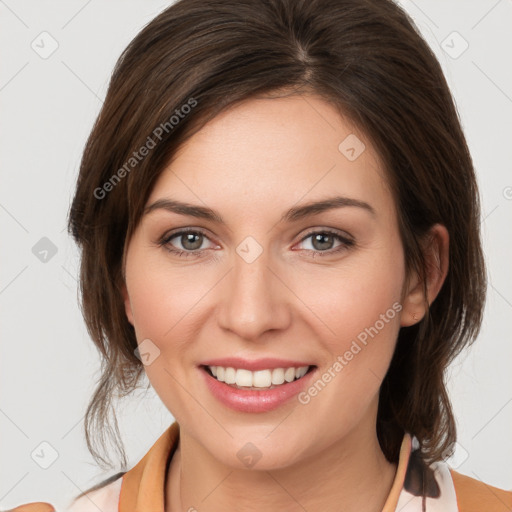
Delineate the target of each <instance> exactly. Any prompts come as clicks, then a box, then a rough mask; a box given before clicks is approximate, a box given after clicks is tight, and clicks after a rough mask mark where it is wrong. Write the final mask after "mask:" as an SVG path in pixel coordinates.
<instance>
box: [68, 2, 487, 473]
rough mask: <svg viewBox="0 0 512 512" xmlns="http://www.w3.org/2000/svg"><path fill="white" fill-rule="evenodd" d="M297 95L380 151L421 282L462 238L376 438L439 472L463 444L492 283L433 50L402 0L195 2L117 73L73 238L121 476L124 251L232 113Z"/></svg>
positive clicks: (382, 411) (138, 372)
mask: <svg viewBox="0 0 512 512" xmlns="http://www.w3.org/2000/svg"><path fill="white" fill-rule="evenodd" d="M285 93H286V94H306V93H312V94H316V95H318V96H320V97H322V98H323V99H324V100H325V101H327V102H329V103H330V104H332V105H334V106H335V107H336V108H338V110H339V112H340V113H342V114H343V115H344V116H346V117H348V118H349V119H351V120H352V122H354V123H355V124H356V126H358V127H359V128H360V129H361V131H362V132H363V133H364V134H366V136H367V137H368V138H369V140H370V141H371V142H372V144H373V145H374V146H375V148H376V149H377V151H378V153H379V155H380V157H381V159H382V162H383V163H384V165H385V168H386V171H387V176H388V180H389V183H390V186H391V188H392V190H393V194H394V198H395V201H396V205H397V210H398V217H399V219H398V222H399V229H400V234H401V239H402V243H403V247H404V253H405V258H406V266H407V270H408V272H409V273H410V271H411V270H413V269H414V270H416V271H417V272H419V273H420V276H421V277H422V278H424V277H425V271H426V269H425V260H424V254H423V251H422V247H423V245H422V244H423V242H424V238H425V234H426V233H427V231H428V229H429V228H430V227H431V226H432V225H433V224H435V223H441V224H443V225H445V226H446V228H447V229H448V232H449V234H450V255H449V270H448V275H447V277H446V280H445V283H444V285H443V287H442V289H441V291H440V293H439V295H438V296H437V298H436V300H435V301H434V302H433V304H432V305H431V306H430V310H429V311H428V313H427V315H426V316H425V317H424V318H423V320H422V321H421V322H419V323H418V324H416V325H414V326H411V327H405V328H402V329H401V330H400V332H399V336H398V340H397V345H396V350H395V353H394V356H393V359H392V362H391V365H390V368H389V371H388V372H387V374H386V376H385V378H384V381H383V383H382V386H381V389H380V400H379V409H378V417H377V433H378V438H379V442H380V444H381V447H382V450H383V452H384V454H385V456H386V457H387V459H388V460H389V461H393V462H394V461H396V460H397V458H398V452H399V448H400V443H401V440H402V437H403V434H404V432H405V431H407V432H409V433H411V434H412V435H415V436H416V437H417V438H418V440H419V442H420V445H421V449H422V452H421V453H422V456H423V457H424V459H425V460H426V461H427V462H432V461H435V460H440V459H442V458H444V457H445V456H446V455H447V454H448V453H450V450H451V449H452V446H453V443H454V442H455V439H456V425H455V420H454V416H453V412H452V409H451V405H450V400H449V397H448V394H447V389H446V384H445V380H444V376H445V369H446V368H447V366H448V364H449V363H450V362H451V361H452V360H453V358H454V357H455V356H456V355H457V354H458V353H459V352H460V351H461V350H462V349H463V348H464V347H465V346H466V345H468V344H469V343H471V342H472V341H473V340H474V339H475V337H476V335H477V334H478V331H479V328H480V324H481V320H482V313H483V306H484V299H485V289H486V276H485V268H484V262H483V257H482V249H481V244H480V234H479V218H480V205H479V197H478V190H477V184H476V179H475V174H474V169H473V165H472V160H471V156H470V154H469V150H468V147H467V144H466V141H465V138H464V135H463V132H462V129H461V126H460V122H459V118H458V114H457V110H456V107H455V105H454V102H453V99H452V96H451V94H450V91H449V88H448V85H447V83H446V80H445V78H444V76H443V73H442V70H441V67H440V65H439V63H438V62H437V60H436V58H435V56H434V54H433V53H432V51H431V50H430V48H429V47H428V45H427V44H426V42H425V41H424V40H423V39H422V37H421V36H420V35H419V33H418V32H417V29H416V28H415V26H414V24H413V22H412V21H411V19H410V18H409V17H408V16H407V14H406V13H404V11H403V10H402V9H401V8H400V7H398V6H397V5H395V4H394V3H393V2H392V1H390V0H241V1H240V0H206V1H205V0H180V1H178V2H177V3H175V4H173V5H172V6H171V7H169V8H168V9H166V10H165V11H163V12H162V13H161V14H160V15H159V16H157V17H156V18H155V19H154V20H153V21H151V22H150V23H149V24H148V25H147V26H146V27H145V28H144V29H143V30H142V31H141V32H140V33H139V34H138V35H137V36H136V37H135V39H134V40H133V41H132V42H131V43H130V44H129V46H128V47H127V48H126V50H125V51H124V52H123V54H122V55H121V57H120V59H119V61H118V62H117V64H116V66H115V69H114V71H113V75H112V78H111V82H110V85H109V88H108V92H107V95H106V99H105V103H104V105H103V108H102V110H101V112H100V114H99V116H98V119H97V121H96V123H95V125H94V128H93V130H92V133H91V134H90V136H89V139H88V141H87V145H86V147H85V150H84V154H83V159H82V162H81V166H80V174H79V178H78V183H77V188H76V194H75V197H74V199H73V203H72V206H71V210H70V217H69V230H70V232H71V233H72V235H73V237H74V238H75V240H76V241H77V243H78V244H79V246H80V248H81V251H82V256H81V268H80V287H81V297H82V310H83V314H84V318H85V322H86V324H87V328H88V330H89V333H90V335H91V337H92V339H93V341H94V343H95V344H96V346H97V347H98V349H99V351H100V353H101V356H102V368H101V372H102V373H101V378H100V380H99V382H98V384H97V388H96V391H95V393H94V395H93V397H92V399H91V401H90V404H89V406H88V409H87V413H86V417H85V429H86V440H87V445H88V447H89V450H90V451H91V454H92V455H93V456H94V458H95V459H96V461H97V462H98V463H99V464H100V465H103V466H106V465H108V461H107V459H106V458H105V457H106V456H107V449H106V448H107V443H106V441H107V439H108V438H112V441H114V444H115V447H116V449H117V451H118V453H119V454H120V456H121V458H122V465H123V466H125V465H126V459H125V455H124V450H123V446H122V442H121V441H120V439H119V431H118V426H117V422H116V417H115V413H114V410H113V407H112V405H113V403H114V398H115V397H116V396H125V395H127V394H128V393H130V392H131V391H133V390H134V389H135V388H136V387H137V385H138V383H139V381H140V377H141V376H142V375H143V374H144V370H143V365H142V363H141V361H140V360H139V359H138V357H137V356H136V354H135V352H134V351H135V349H136V347H137V342H136V339H135V333H134V329H133V327H132V326H131V325H130V323H129V322H128V320H127V318H126V315H125V310H124V305H123V300H122V297H121V293H120V288H121V285H122V283H123V269H122V260H123V255H124V251H125V248H126V245H127V243H128V242H129V240H130V237H131V235H132V234H133V232H134V229H135V228H136V226H137V224H138V222H139V220H140V218H141V214H142V211H143V208H144V206H145V203H146V201H147V198H148V196H149V194H150V192H151V190H152V187H153V185H154V183H155V180H156V179H157V178H158V176H159V174H160V173H161V172H162V171H163V169H164V168H165V167H166V166H167V165H168V164H169V162H170V161H171V160H172V157H173V155H174V154H175V153H176V151H177V150H178V148H179V147H180V145H181V144H183V142H184V141H185V140H187V139H188V138H189V137H190V136H192V135H193V134H194V133H196V132H197V130H199V129H200V128H201V127H202V126H204V124H205V123H206V122H208V121H209V120H211V119H213V118H214V117H215V116H216V115H217V114H219V113H221V112H224V111H225V110H226V109H227V108H229V107H231V106H234V105H236V104H237V103H239V102H241V101H244V100H246V99H249V98H253V97H256V96H263V95H266V96H279V95H284V94H285ZM143 147H145V148H146V150H147V151H143V150H142V148H143ZM96 437H97V438H96ZM109 465H110V466H111V467H112V464H109Z"/></svg>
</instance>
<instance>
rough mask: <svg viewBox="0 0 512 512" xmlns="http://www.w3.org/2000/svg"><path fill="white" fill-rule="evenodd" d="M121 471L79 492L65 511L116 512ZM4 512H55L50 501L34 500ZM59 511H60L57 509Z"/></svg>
mask: <svg viewBox="0 0 512 512" xmlns="http://www.w3.org/2000/svg"><path fill="white" fill-rule="evenodd" d="M123 475H124V472H123V473H118V474H116V475H114V476H111V477H110V478H108V479H107V480H104V481H103V482H101V483H99V484H98V485H95V486H94V487H92V488H91V489H89V490H88V491H85V492H84V493H82V494H80V495H79V496H78V497H76V498H74V499H73V500H72V501H71V503H69V504H68V507H67V508H66V510H65V512H97V511H98V510H101V511H102V512H118V505H119V496H120V493H121V484H122V481H123ZM5 512H57V511H56V508H55V507H54V506H53V505H51V504H50V503H45V502H34V503H25V504H24V505H19V506H17V507H15V508H13V509H10V510H7V511H5ZM59 512H60V511H59Z"/></svg>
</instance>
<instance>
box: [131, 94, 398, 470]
mask: <svg viewBox="0 0 512 512" xmlns="http://www.w3.org/2000/svg"><path fill="white" fill-rule="evenodd" d="M325 201H332V204H331V205H330V207H328V208H324V207H322V206H321V205H322V203H323V202H325ZM314 203H319V204H320V206H319V207H317V208H315V207H314V206H312V205H313V204H314ZM182 205H186V206H182ZM324 206H325V205H324ZM184 230H186V231H188V233H183V231H184ZM125 272H126V290H125V304H126V312H127V315H128V318H129V320H130V322H131V323H132V324H133V325H134V327H135V331H136V335H137V340H138V343H139V346H140V347H139V348H140V353H141V354H142V359H143V361H144V363H145V370H146V372H147V375H148V378H149V380H150V382H151V384H152V386H153V387H154V389H155V390H156V392H157V393H158V395H159V396H160V398H161V399H162V401H163V403H164V404H165V405H166V407H167V408H168V409H169V411H170V412H171V413H172V414H173V416H174V417H175V418H176V419H177V420H178V422H179V423H180V426H181V430H182V432H183V433H184V435H187V436H189V437H190V438H191V439H193V440H194V441H195V442H196V443H197V445H198V446H201V448H202V449H203V450H204V451H205V453H208V454H210V455H211V456H212V457H214V458H215V459H217V460H220V461H222V462H224V463H226V464H228V465H230V466H234V467H243V465H244V464H245V465H246V466H248V467H249V466H250V465H251V464H252V463H249V462H248V461H249V459H251V457H252V459H251V460H257V464H258V465H257V467H258V468H262V469H265V468H267V469H269V468H278V467H285V466H287V465H289V464H292V463H295V462H299V461H301V460H304V459H305V458H306V457H308V456H313V455H315V454H318V453H319V452H320V451H321V450H324V449H326V448H328V447H331V446H332V445H333V444H334V443H338V442H342V441H343V440H345V441H346V440H348V439H355V437H354V436H356V437H357V435H362V436H368V435H373V436H374V435H375V421H376V414H377V405H378V392H379V387H380V385H381V382H382V380H383V378H384V376H385V374H386V371H387V369H388V366H389V363H390V360H391V357H392V354H393V350H394V347H395V341H396V338H397V334H398V331H399V328H400V325H401V323H404V321H405V320H401V317H402V316H403V315H404V311H403V310H402V299H403V297H402V287H403V286H404V279H405V267H404V254H403V249H402V245H401V242H400V238H399V232H398V224H397V217H396V211H395V205H394V201H393V198H392V195H391V192H390V190H389V189H388V186H387V182H386V177H385V174H384V169H383V167H382V165H381V162H380V161H379V158H378V157H377V155H376V152H375V150H374V148H373V147H372V145H371V144H370V141H369V140H368V139H367V138H366V137H365V135H364V134H362V133H360V132H358V131H357V130H355V128H354V127H353V126H352V125H351V124H350V123H348V122H347V121H346V120H344V119H342V118H341V117H340V115H339V114H338V112H337V111H336V110H335V109H334V108H333V107H332V106H330V105H329V104H327V103H326V102H324V101H323V100H322V99H320V98H318V97H316V96H313V95H307V96H303V97H299V96H292V97H288V98H279V99H254V100H250V101H246V102H244V103H242V104H240V105H238V106H236V107H235V108H233V109H231V110H228V111H226V112H224V113H223V114H222V115H220V116H218V117H217V118H215V119H214V120H213V121H212V122H210V123H209V124H207V125H206V126H205V127H204V128H203V129H202V130H201V131H199V132H198V133H197V134H195V135H194V136H193V137H192V138H191V139H189V141H188V142H187V143H186V144H185V145H184V146H183V147H182V148H181V149H180V151H179V152H178V154H177V155H176V158H175V159H174V160H173V162H172V163H171V164H170V165H169V167H168V168H167V169H166V170H165V171H164V172H163V173H162V175H161V176H160V178H159V180H158V181H157V183H156V185H155V187H154V189H153V191H152V193H151V196H150V198H149V200H148V202H147V212H146V213H145V214H144V216H143V217H142V219H141V222H140V224H139V226H138V228H137V230H136V232H135V233H134V235H133V237H132V239H131V240H130V243H129V246H128V249H127V253H126V260H125ZM219 367H220V368H219ZM302 367H306V368H307V369H308V373H306V374H305V375H304V376H302V377H301V378H298V379H296V377H297V376H299V377H300V376H301V375H302V374H303V372H304V371H305V370H301V368H302ZM228 368H229V369H228ZM280 368H282V370H280ZM290 368H293V370H291V369H290ZM215 373H216V374H217V377H219V378H220V379H221V380H222V379H224V381H225V382H220V380H218V379H217V378H215V377H214V375H213V374H215ZM272 379H273V380H272ZM283 379H284V383H281V382H283ZM292 379H296V380H293V382H288V381H291V380H292ZM226 381H227V382H228V383H226ZM237 383H238V384H237ZM249 387H251V388H254V387H256V388H257V389H249ZM248 443H251V444H248ZM258 459H259V460H258Z"/></svg>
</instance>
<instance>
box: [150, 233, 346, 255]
mask: <svg viewBox="0 0 512 512" xmlns="http://www.w3.org/2000/svg"><path fill="white" fill-rule="evenodd" d="M189 233H192V234H196V235H203V236H204V237H206V238H208V236H207V235H206V233H205V232H204V231H202V230H200V229H193V228H190V229H182V230H180V231H177V232H175V233H171V234H169V235H164V236H163V237H162V238H161V239H160V240H159V241H158V245H159V246H160V247H163V248H164V249H165V250H166V251H169V252H170V253H172V254H175V255H176V256H179V257H184V258H190V257H200V256H201V255H202V253H203V252H204V251H206V250H208V249H200V250H197V249H196V250H195V251H182V250H181V249H176V248H173V247H171V246H169V243H170V241H171V240H172V239H174V238H178V237H180V236H181V235H186V234H189ZM319 234H322V235H330V236H333V237H334V238H336V239H337V240H338V241H340V242H341V244H340V245H339V247H337V248H335V249H329V250H326V251H315V250H312V249H302V250H305V251H308V252H313V258H316V257H318V256H320V257H323V256H331V255H333V254H337V253H339V252H341V251H344V250H347V249H350V248H351V247H353V246H354V245H355V241H354V240H352V239H350V238H348V237H344V236H342V235H340V234H339V233H337V232H336V231H331V230H329V229H322V230H317V231H311V232H309V233H308V234H307V235H305V236H304V237H303V238H302V239H301V240H300V242H304V241H305V240H307V239H308V238H310V237H311V236H313V235H319Z"/></svg>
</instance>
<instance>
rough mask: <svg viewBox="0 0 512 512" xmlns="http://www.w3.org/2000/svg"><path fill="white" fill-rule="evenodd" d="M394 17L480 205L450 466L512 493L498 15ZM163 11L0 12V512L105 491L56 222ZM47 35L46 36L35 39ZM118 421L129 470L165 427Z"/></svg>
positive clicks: (505, 71)
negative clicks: (474, 303)
mask: <svg viewBox="0 0 512 512" xmlns="http://www.w3.org/2000/svg"><path fill="white" fill-rule="evenodd" d="M402 4H403V5H404V7H405V8H406V10H407V11H408V12H409V13H410V14H411V16H412V17H413V19H414V20H415V21H416V23H417V25H418V26H419V28H420V30H421V32H422V33H423V35H424V36H425V38H426V39H427V41H428V42H429V44H430V45H431V46H432V48H433V50H434V51H435V53H436V55H437V56H438V58H439V59H440V62H441V64H442V66H443V69H444V70H445V73H446V76H447V79H448V81H449V84H450V87H451V89H452V92H453V94H454V96H455V99H456V102H457V105H458V109H459V112H460V116H461V120H462V123H463V126H464V129H465V132H466V135H467V139H468V142H469V145H470V149H471V151H472V155H473V158H474V162H475V165H476V169H477V172H478V176H479V181H480V186H481V195H482V203H483V216H482V228H483V237H484V244H485V253H486V257H487V262H488V266H489V277H490V285H489V290H488V303H487V309H486V316H485V321H484V325H483V329H482V332H481V334H480V336H479V338H478V340H477V342H476V344H475V345H474V347H473V348H472V350H470V351H469V352H468V353H466V354H465V355H464V356H463V357H462V358H460V359H459V360H458V361H457V362H456V364H454V365H453V367H452V369H451V371H450V373H449V386H450V391H451V396H452V399H453V405H454V410H455V413H456V417H457V423H458V428H459V444H458V447H457V452H456V454H455V457H454V458H453V459H452V460H451V463H452V465H453V466H454V467H456V468H457V469H458V471H460V472H463V473H465V474H468V475H470V476H472V477H473V478H478V479H481V480H483V481H485V482H487V483H489V484H492V485H495V486H499V487H503V488H508V489H511V488H512V464H511V460H512V436H511V435H510V431H511V426H512V375H511V371H510V366H511V365H510V363H511V360H512V358H511V356H512V344H511V343H510V335H509V329H510V316H511V313H512V310H511V308H512V286H511V284H512V283H511V265H510V262H511V261H512V244H511V236H510V220H511V210H512V176H511V173H510V162H511V161H512V158H511V157H512V154H511V153H512V150H511V147H512V137H511V135H512V134H511V131H512V130H511V128H512V116H511V110H512V86H511V83H512V67H511V65H510V62H511V49H512V31H511V30H510V27H511V21H512V20H511V17H512V16H511V14H512V3H511V2H510V0H501V1H496V0H480V1H466V0H465V1H462V0H460V1H450V2H447V1H441V0H437V1H432V0H428V1H427V0H416V1H414V2H413V1H405V0H404V2H402ZM167 5H169V2H164V1H156V0H151V1H148V0H144V1H142V0H139V1H126V0H124V1H119V0H117V1H109V2H106V1H103V2H101V1H99V0H89V1H83V0H80V1H78V0H66V1H60V2H57V1H54V2H50V1H40V0H30V1H24V2H21V1H15V0H6V1H1V0H0V16H1V18H0V19H1V21H0V23H1V29H0V38H1V48H2V49H3V53H2V66H1V69H0V101H1V106H2V124H1V137H0V144H1V148H0V150H1V155H2V165H1V171H0V172H1V188H0V224H1V229H2V232H1V233H2V235H1V240H2V244H1V267H0V308H1V335H2V340H1V341H2V343H1V357H0V386H1V388H0V389H1V402H0V429H1V430H0V431H1V435H0V440H1V445H0V450H1V451H0V460H1V463H0V508H2V509H5V508H11V507H13V506H15V505H19V504H21V503H24V502H28V501H49V502H52V503H53V504H54V505H55V506H58V507H63V506H64V505H65V504H66V503H67V502H68V500H69V499H70V498H71V497H72V496H74V495H76V494H77V493H78V492H79V491H80V490H82V489H85V488H87V487H88V486H90V485H92V484H93V483H95V482H97V481H98V480H99V479H101V478H104V477H106V476H108V474H101V472H100V471H99V470H98V469H97V468H96V467H95V465H94V462H93V460H92V458H91V456H90V455H89V454H88V452H87V450H86V447H85V441H84V437H83V431H82V427H83V421H82V420H83V415H84V412H85V407H86V404H87V400H88V398H89V396H90V394H91V392H92V389H93V384H94V379H95V378H96V377H97V375H98V358H97V356H96V353H95V349H94V347H93V345H92V342H91V341H90V340H89V338H88V335H87V333H86V330H85V327H84V325H83V322H82V318H81V315H80V311H79V309H78V306H77V283H76V273H77V264H78V260H77V251H76V248H75V247H74V245H73V243H72V241H71V239H70V238H69V237H68V235H67V233H66V230H65V222H66V214H67V211H68V207H69V202H70V198H71V194H72V191H73V187H74V181H75V178H76V174H77V169H78V165H79V161H80V154H81V151H82V149H83V146H84V144H85V140H86V137H87V135H88V133H89V131H90V129H91V128H92V124H93V122H94V119H95V117H96V115H97V114H98V112H99V109H100V107H101V103H102V99H103V97H104V95H105V92H106V87H107V84H108V79H109V77H110V72H111V71H112V68H113V66H114V64H115V61H116V59H117V57H118V56H119V54H120V53H121V51H122V50H123V49H124V48H125V46H126V45H127V44H128V43H129V41H130V40H131V39H132V38H133V37H134V36H135V35H136V33H137V32H138V30H139V29H140V28H142V26H143V25H144V24H146V23H147V22H148V21H149V20H151V19H152V18H153V17H154V16H155V15H156V14H158V12H160V11H161V10H162V9H164V8H165V7H166V6H167ZM45 31H46V32H48V34H49V35H41V33H42V32H45ZM454 32H457V34H454ZM56 44H58V48H57V49H56V50H55V51H54V53H53V54H51V55H49V56H48V55H46V54H45V52H46V53H49V52H50V50H52V45H56ZM466 44H468V45H469V46H468V48H467V49H466V50H465V51H463V50H464V48H465V46H466ZM43 57H46V58H43ZM434 149H435V148H433V150H434ZM43 237H47V238H48V239H49V240H50V241H51V242H48V240H43V241H41V239H42V238H43ZM34 246H35V249H33V248H34ZM55 249H56V250H57V252H56V253H55V254H53V253H52V250H53V252H54V251H55ZM45 250H47V251H48V252H47V253H45V252H44V251H45ZM120 411H121V414H120V418H121V423H120V425H121V429H122V433H123V436H124V440H125V443H126V449H127V453H128V456H129V461H130V466H132V465H133V464H135V463H136V462H137V461H138V460H139V459H140V457H141V456H142V455H143V454H144V453H145V452H146V451H147V449H148V448H149V447H150V446H151V445H152V444H153V443H154V441H155V440H156V438H157V437H158V436H159V435H160V434H161V433H162V432H163V430H164V429H165V428H166V427H167V426H168V425H169V423H170V422H171V421H172V417H171V415H170V413H169V412H168V411H167V410H165V408H164V407H163V405H161V403H160V400H159V399H158V397H156V395H155V394H154V393H153V391H152V390H151V391H150V392H149V393H148V394H147V395H146V396H142V394H141V393H138V394H137V395H135V396H134V397H133V398H132V399H128V400H126V401H125V402H124V403H123V404H122V405H121V406H120ZM42 442H46V443H49V444H50V445H51V447H48V446H47V445H42V446H41V443H42ZM31 454H33V458H32V456H31ZM55 457H56V460H55V461H53V458H55ZM50 463H51V465H49V464H50ZM41 465H43V466H44V465H49V467H48V468H47V469H44V468H43V467H41ZM111 473H113V472H111Z"/></svg>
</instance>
